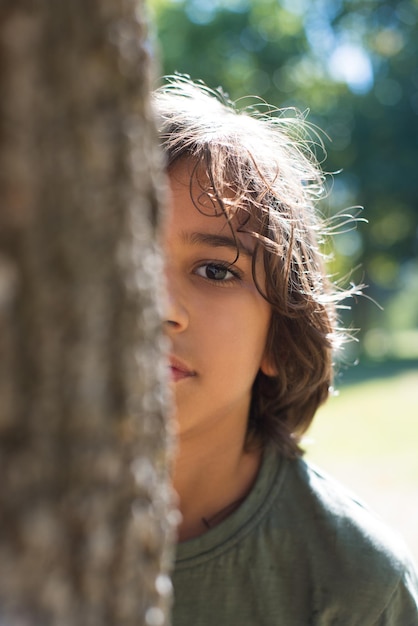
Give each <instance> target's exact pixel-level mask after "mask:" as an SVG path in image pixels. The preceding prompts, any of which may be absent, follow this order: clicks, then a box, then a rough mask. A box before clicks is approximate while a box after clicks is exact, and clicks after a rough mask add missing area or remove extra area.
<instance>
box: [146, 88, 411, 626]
mask: <svg viewBox="0 0 418 626" xmlns="http://www.w3.org/2000/svg"><path fill="white" fill-rule="evenodd" d="M155 108H156V112H157V116H158V120H159V125H160V137H161V143H162V146H163V149H164V151H165V154H166V157H167V169H168V174H169V180H170V188H171V206H170V211H169V215H168V216H167V219H166V223H165V226H164V232H163V241H164V243H163V246H164V253H165V257H166V275H167V285H168V292H169V307H168V311H167V317H166V322H165V325H166V331H167V335H168V337H169V339H170V344H171V351H172V354H171V356H170V370H171V380H172V385H173V389H174V395H175V403H176V423H177V430H178V450H177V457H176V461H175V464H174V470H173V482H174V487H175V490H176V492H177V494H178V497H179V507H180V511H181V514H182V521H181V523H180V525H179V544H178V546H177V560H176V566H175V571H174V575H173V583H174V612H173V623H174V626H188V625H190V626H191V625H193V626H209V625H211V626H215V625H216V626H220V625H222V626H227V625H228V626H230V625H235V624H237V625H239V626H247V625H252V626H263V625H266V626H272V625H276V624H282V625H283V626H303V625H305V624H306V625H307V624H318V625H321V626H328V625H329V626H330V625H331V624H332V625H336V624H339V625H342V626H348V625H353V626H354V625H356V626H372V625H378V624H379V625H382V626H383V625H385V626H388V625H395V624H396V625H397V626H413V625H418V608H417V605H418V583H417V577H416V573H415V571H414V569H413V566H412V565H411V564H410V562H409V559H408V556H407V555H406V554H405V552H404V548H403V547H402V544H401V543H400V542H398V540H397V539H396V537H394V536H393V535H392V534H391V533H390V532H389V531H387V530H386V528H385V527H384V525H383V524H382V523H381V522H380V521H379V519H377V518H376V517H375V516H374V515H373V514H372V513H371V512H369V511H368V510H367V509H365V508H364V507H363V506H362V505H361V504H359V503H358V502H356V501H355V500H353V499H352V498H351V497H350V496H348V495H347V494H345V493H344V492H343V491H342V489H341V488H340V487H339V486H337V485H335V484H334V483H333V482H332V481H331V480H330V479H328V478H326V477H324V476H323V475H322V474H321V473H319V472H318V471H317V470H315V469H313V468H312V467H310V466H309V465H308V464H306V463H305V462H304V461H303V460H302V459H301V454H302V451H301V449H300V446H299V444H300V439H301V436H302V434H303V433H304V432H305V431H306V429H307V428H308V426H309V424H310V423H311V421H312V418H313V416H314V414H315V411H316V409H317V407H318V406H319V405H320V404H321V403H322V402H323V401H324V400H325V399H326V398H327V396H328V393H329V388H330V385H331V381H332V353H333V350H334V349H335V348H336V347H337V346H338V345H339V344H340V343H341V337H342V335H341V332H340V331H339V330H338V328H337V320H336V314H335V308H336V305H337V302H338V301H339V300H341V299H342V298H343V297H346V296H347V293H342V292H341V291H337V290H336V289H334V287H333V285H332V284H331V283H330V281H329V280H328V279H327V277H326V274H325V272H324V268H323V262H322V257H321V253H320V250H319V248H318V241H319V239H320V237H321V233H323V231H324V227H323V226H321V224H320V222H319V220H318V218H317V216H316V215H315V212H314V209H313V206H314V204H315V200H316V199H317V197H318V196H319V195H320V193H321V191H322V183H323V177H322V174H321V172H320V171H319V168H318V166H317V164H316V162H315V159H314V158H313V156H312V154H311V153H310V151H309V149H308V147H307V143H306V142H303V141H302V136H303V133H304V128H305V126H306V125H305V123H304V122H302V121H301V120H300V119H299V120H297V119H293V120H290V119H286V118H284V117H273V116H264V115H261V114H259V113H253V114H252V115H250V114H248V113H247V112H241V113H239V112H237V111H236V110H235V108H234V106H233V104H232V103H230V102H228V101H226V100H225V98H224V96H223V95H222V94H220V93H215V92H211V91H210V90H209V89H208V88H206V87H205V86H202V85H195V84H193V83H191V82H190V81H189V80H187V79H186V78H184V77H177V78H172V79H170V81H169V82H168V84H167V85H166V86H165V87H162V88H161V89H159V90H157V92H156V94H155Z"/></svg>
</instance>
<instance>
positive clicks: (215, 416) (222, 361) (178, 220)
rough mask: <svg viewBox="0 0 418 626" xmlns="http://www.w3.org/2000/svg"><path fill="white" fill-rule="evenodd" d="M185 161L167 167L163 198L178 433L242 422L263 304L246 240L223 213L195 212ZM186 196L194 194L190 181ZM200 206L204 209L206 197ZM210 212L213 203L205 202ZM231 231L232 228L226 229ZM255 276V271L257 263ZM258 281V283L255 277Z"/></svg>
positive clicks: (257, 358) (257, 360) (260, 346)
mask: <svg viewBox="0 0 418 626" xmlns="http://www.w3.org/2000/svg"><path fill="white" fill-rule="evenodd" d="M191 169H192V163H191V162H190V161H189V160H187V159H183V160H181V161H179V162H177V163H176V164H175V165H174V166H173V167H172V169H171V171H170V186H171V205H170V211H169V214H168V216H167V220H166V224H165V229H164V238H163V249H164V254H165V267H166V280H167V288H168V294H169V303H168V311H167V315H166V330H167V335H168V337H169V339H170V342H171V353H172V359H171V368H170V369H171V381H172V384H173V388H174V393H175V402H176V409H177V413H176V417H177V423H178V429H179V435H180V436H181V437H182V436H186V435H191V434H199V433H202V434H204V433H205V431H206V432H208V429H210V428H213V427H215V428H216V424H217V423H218V424H219V423H220V420H228V421H229V423H230V424H231V427H232V425H233V424H238V423H241V424H246V422H247V419H248V412H249V406H250V400H251V389H252V385H253V382H254V379H255V377H256V375H257V372H258V371H259V369H260V367H261V368H262V369H263V370H264V371H265V372H266V373H267V374H269V373H270V372H269V371H268V370H269V367H268V363H267V359H266V358H265V357H264V352H265V345H266V339H267V332H268V328H269V322H270V317H271V309H270V305H269V304H268V303H267V302H266V300H265V299H264V298H263V297H262V296H261V295H260V293H259V292H258V290H257V288H256V286H255V284H254V281H253V276H252V251H253V249H254V244H255V241H254V239H253V238H252V237H251V236H250V235H248V234H245V233H237V232H236V231H235V236H236V238H237V241H238V242H239V246H240V254H239V258H238V260H236V262H235V263H234V264H233V265H232V266H231V267H230V268H229V267H228V264H230V263H232V262H233V261H234V260H235V259H236V254H237V251H236V245H235V243H234V239H233V236H232V233H231V228H230V225H231V224H232V226H233V227H234V226H236V224H235V223H234V219H233V220H232V222H231V223H230V224H228V223H227V221H226V219H225V217H224V216H223V215H221V216H219V217H213V216H208V215H203V214H202V213H201V212H200V211H199V210H198V209H197V208H196V206H195V205H194V204H193V201H192V199H191V195H190V172H191ZM193 197H195V198H198V197H199V190H198V189H196V188H195V193H194V194H193ZM203 203H204V206H203V207H201V208H202V210H203V211H204V212H206V213H209V212H210V206H209V202H208V200H206V203H205V202H204V201H203ZM212 211H213V207H212ZM234 230H235V229H234ZM257 275H258V276H260V277H261V278H262V276H263V274H262V267H261V266H260V268H258V271H257ZM261 285H262V283H261Z"/></svg>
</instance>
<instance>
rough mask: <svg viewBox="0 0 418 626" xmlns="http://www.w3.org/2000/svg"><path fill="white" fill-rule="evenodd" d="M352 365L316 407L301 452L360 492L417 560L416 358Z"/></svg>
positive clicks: (417, 377) (417, 420)
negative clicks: (337, 387)
mask: <svg viewBox="0 0 418 626" xmlns="http://www.w3.org/2000/svg"><path fill="white" fill-rule="evenodd" d="M407 365H408V364H406V365H405V364H402V363H395V364H385V365H384V366H380V367H369V368H367V367H365V368H361V369H357V370H356V371H355V372H353V373H352V374H351V375H350V378H348V380H347V383H346V384H345V385H344V386H342V387H341V389H340V392H339V395H338V396H336V397H333V398H331V399H330V400H329V401H328V403H327V404H326V405H325V406H324V407H322V408H321V409H320V411H319V412H318V414H317V416H316V418H315V420H314V423H313V426H312V427H311V429H310V431H309V432H308V434H307V440H306V444H305V449H306V451H307V453H306V458H308V459H309V460H311V461H313V462H314V463H316V464H317V465H319V466H320V467H321V468H322V469H324V470H326V471H328V472H329V473H331V474H332V475H333V476H334V477H335V478H337V479H339V480H340V481H341V482H343V483H344V484H345V485H346V486H347V487H349V488H350V489H351V490H353V491H355V492H356V493H357V494H358V495H359V496H360V497H362V498H363V499H364V500H365V501H366V502H367V503H368V504H369V505H370V506H371V507H372V508H374V509H375V511H376V512H378V513H379V514H380V515H381V516H382V517H383V518H384V519H385V520H386V521H387V522H388V523H389V524H390V525H391V526H392V527H395V528H396V529H397V530H398V531H400V532H401V534H402V535H403V536H404V538H405V540H406V541H407V543H408V545H409V547H410V548H411V550H412V552H413V554H414V556H415V559H416V560H417V561H418V536H417V532H416V529H417V528H418V364H417V363H416V362H415V363H412V367H411V364H409V367H408V366H407Z"/></svg>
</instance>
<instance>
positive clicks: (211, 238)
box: [181, 231, 254, 259]
mask: <svg viewBox="0 0 418 626" xmlns="http://www.w3.org/2000/svg"><path fill="white" fill-rule="evenodd" d="M181 239H182V240H183V242H184V243H187V244H192V245H199V244H204V245H207V246H212V247H213V248H230V249H232V250H234V252H236V251H237V249H238V250H239V252H242V254H244V255H245V256H248V257H249V258H250V259H251V258H252V257H253V254H254V251H253V250H251V248H248V247H247V246H246V245H245V244H244V243H243V242H242V241H241V240H240V239H239V238H238V237H237V238H236V239H234V238H233V237H228V236H227V235H216V234H214V233H198V232H192V233H189V232H187V231H183V232H182V233H181Z"/></svg>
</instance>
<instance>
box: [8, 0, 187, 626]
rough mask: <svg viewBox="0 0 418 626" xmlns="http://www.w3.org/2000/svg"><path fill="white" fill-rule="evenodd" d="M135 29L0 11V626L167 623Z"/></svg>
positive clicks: (119, 4) (168, 523) (163, 492)
mask: <svg viewBox="0 0 418 626" xmlns="http://www.w3.org/2000/svg"><path fill="white" fill-rule="evenodd" d="M143 14H144V7H143V6H142V4H141V3H140V2H137V1H135V0H88V1H86V0H61V1H59V2H58V1H57V0H0V89H1V96H0V113H1V121H0V141H1V147H0V477H1V490H0V624H1V625H2V626H4V625H7V626H17V625H19V626H29V625H30V626H34V625H42V626H48V625H50V624H54V625H59V626H73V625H74V626H75V625H77V626H84V625H86V626H96V625H97V626H98V625H100V626H104V625H110V624H112V625H113V624H118V626H122V625H127V626H128V625H131V624H132V625H134V624H135V625H140V624H147V625H148V626H160V625H162V624H166V623H167V616H166V614H167V605H168V604H169V597H170V581H169V578H168V577H167V571H168V569H169V566H170V558H171V554H170V538H171V532H172V531H171V529H172V521H173V518H174V517H175V513H174V512H173V511H172V509H171V505H170V490H169V487H168V480H167V454H168V453H167V449H168V447H169V446H167V442H168V441H169V439H170V438H169V436H168V435H167V432H168V430H167V427H166V420H165V417H164V416H165V413H166V408H165V407H166V394H165V391H164V383H165V380H164V379H165V374H164V367H163V362H162V338H161V335H160V313H159V310H160V306H159V296H158V294H157V289H158V287H159V284H160V282H159V281H160V279H159V276H160V273H161V267H160V266H161V263H160V260H159V257H158V253H157V252H156V247H155V230H156V224H157V221H158V208H157V207H158V206H159V202H158V199H159V198H158V197H159V193H158V192H157V188H158V187H160V186H161V179H160V178H159V173H158V172H159V166H158V155H157V154H156V149H155V139H154V131H153V128H152V124H150V110H149V98H148V93H149V80H150V79H149V67H150V59H149V53H148V52H147V50H148V40H147V34H146V26H145V24H144V20H143Z"/></svg>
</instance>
